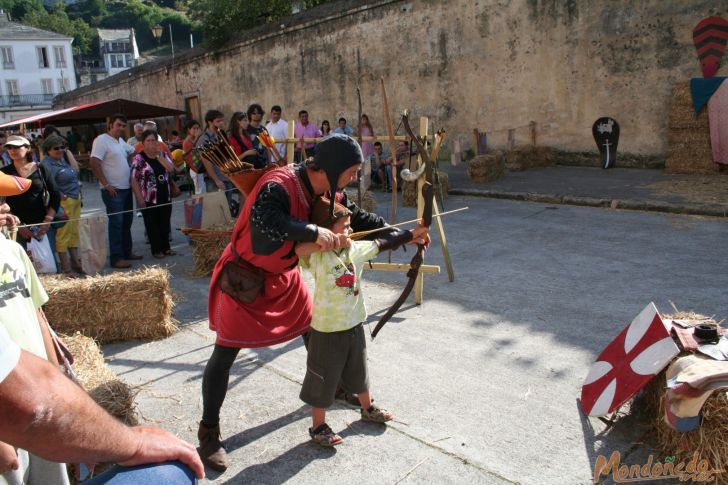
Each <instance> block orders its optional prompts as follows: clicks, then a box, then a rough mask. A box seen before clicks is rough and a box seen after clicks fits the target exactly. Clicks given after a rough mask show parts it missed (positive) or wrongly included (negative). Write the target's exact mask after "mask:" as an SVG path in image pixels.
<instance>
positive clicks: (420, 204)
mask: <svg viewBox="0 0 728 485" xmlns="http://www.w3.org/2000/svg"><path fill="white" fill-rule="evenodd" d="M429 122H430V120H428V119H427V117H426V116H422V117H420V132H419V135H420V137H421V138H422V139H424V140H427V130H428V128H429ZM417 162H418V166H419V164H422V163H425V161H424V160H422V158H421V157H420V156H419V155H417ZM433 170H434V167H433ZM424 185H425V177H420V178H418V179H417V218H418V219H422V215H423V214H424V212H425V198H424V197H423V196H422V187H423V186H424ZM433 198H434V196H433ZM433 202H434V200H433ZM424 261H425V254H424V253H422V262H423V263H424ZM424 288H425V275H424V273H422V272H421V271H420V272H419V273H417V279H416V280H415V304H417V305H421V304H422V293H423V292H424Z"/></svg>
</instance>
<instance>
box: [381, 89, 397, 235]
mask: <svg viewBox="0 0 728 485" xmlns="http://www.w3.org/2000/svg"><path fill="white" fill-rule="evenodd" d="M381 82H382V98H383V99H384V121H385V123H386V125H387V134H388V135H389V151H390V155H391V157H392V162H391V164H392V187H391V188H392V214H391V215H390V217H389V221H390V223H391V224H394V223H396V222H397V143H396V142H395V141H394V126H393V125H392V115H391V113H390V112H389V101H387V88H386V87H384V78H381ZM385 174H386V170H385Z"/></svg>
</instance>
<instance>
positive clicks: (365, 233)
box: [349, 207, 469, 239]
mask: <svg viewBox="0 0 728 485" xmlns="http://www.w3.org/2000/svg"><path fill="white" fill-rule="evenodd" d="M468 209H469V207H461V208H459V209H453V210H451V211H447V212H439V213H437V214H433V215H432V217H433V218H438V217H442V216H446V215H448V214H452V213H455V212H460V211H464V210H468ZM420 220H421V218H417V219H412V220H409V221H404V222H399V223H397V224H390V225H389V226H384V227H378V228H376V229H370V230H368V231H359V232H355V233H352V234H350V235H349V238H350V239H360V238H362V237H364V236H368V235H369V234H373V233H375V232H379V231H384V230H385V229H389V228H390V227H399V226H404V225H406V224H412V223H413V222H420Z"/></svg>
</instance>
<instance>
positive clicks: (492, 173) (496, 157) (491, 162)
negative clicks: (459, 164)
mask: <svg viewBox="0 0 728 485" xmlns="http://www.w3.org/2000/svg"><path fill="white" fill-rule="evenodd" d="M467 163H468V177H470V180H472V181H473V182H478V183H480V182H490V181H492V180H497V179H499V178H501V177H503V175H504V174H505V168H506V160H505V157H504V156H503V152H500V151H495V152H492V153H488V154H487V155H478V156H477V157H475V158H473V159H472V160H469V161H468V162H467Z"/></svg>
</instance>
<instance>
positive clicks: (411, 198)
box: [402, 171, 450, 207]
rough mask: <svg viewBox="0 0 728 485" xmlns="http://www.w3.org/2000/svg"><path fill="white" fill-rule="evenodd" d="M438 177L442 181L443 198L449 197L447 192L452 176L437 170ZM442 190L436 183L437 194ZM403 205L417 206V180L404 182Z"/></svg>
mask: <svg viewBox="0 0 728 485" xmlns="http://www.w3.org/2000/svg"><path fill="white" fill-rule="evenodd" d="M437 178H438V180H439V182H440V187H441V190H442V198H443V199H444V198H446V197H447V193H448V192H449V191H450V177H449V176H448V174H447V173H445V172H440V171H438V172H437ZM438 190H440V189H438V187H437V184H435V195H438V194H437V191H438ZM402 205H403V206H404V207H417V182H404V183H403V184H402Z"/></svg>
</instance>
